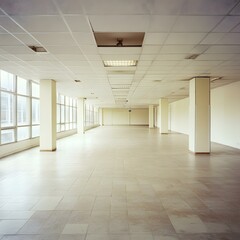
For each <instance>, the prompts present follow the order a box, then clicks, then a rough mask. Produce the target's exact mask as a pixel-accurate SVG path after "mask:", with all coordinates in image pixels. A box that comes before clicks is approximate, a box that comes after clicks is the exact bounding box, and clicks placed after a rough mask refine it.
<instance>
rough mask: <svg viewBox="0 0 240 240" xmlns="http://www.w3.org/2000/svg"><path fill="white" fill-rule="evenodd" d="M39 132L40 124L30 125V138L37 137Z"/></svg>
mask: <svg viewBox="0 0 240 240" xmlns="http://www.w3.org/2000/svg"><path fill="white" fill-rule="evenodd" d="M39 132H40V126H32V138H34V137H38V136H39Z"/></svg>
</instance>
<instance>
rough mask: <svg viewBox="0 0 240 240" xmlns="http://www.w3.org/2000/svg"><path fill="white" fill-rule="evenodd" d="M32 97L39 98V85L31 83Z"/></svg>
mask: <svg viewBox="0 0 240 240" xmlns="http://www.w3.org/2000/svg"><path fill="white" fill-rule="evenodd" d="M32 96H33V97H37V98H39V84H36V83H34V82H32Z"/></svg>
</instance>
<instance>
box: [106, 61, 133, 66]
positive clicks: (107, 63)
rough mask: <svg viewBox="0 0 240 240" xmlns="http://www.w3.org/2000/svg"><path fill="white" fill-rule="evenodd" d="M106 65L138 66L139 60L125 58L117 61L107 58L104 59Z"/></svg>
mask: <svg viewBox="0 0 240 240" xmlns="http://www.w3.org/2000/svg"><path fill="white" fill-rule="evenodd" d="M103 64H104V66H105V67H136V66H137V60H123V61H115V60H110V61H109V60H107V61H103Z"/></svg>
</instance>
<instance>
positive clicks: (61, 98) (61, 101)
mask: <svg viewBox="0 0 240 240" xmlns="http://www.w3.org/2000/svg"><path fill="white" fill-rule="evenodd" d="M60 103H61V104H64V95H60Z"/></svg>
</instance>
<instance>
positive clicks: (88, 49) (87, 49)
mask: <svg viewBox="0 0 240 240" xmlns="http://www.w3.org/2000/svg"><path fill="white" fill-rule="evenodd" d="M79 47H80V49H81V51H82V52H83V53H84V54H89V55H90V54H97V53H98V49H97V47H96V46H95V45H80V46H79Z"/></svg>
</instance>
